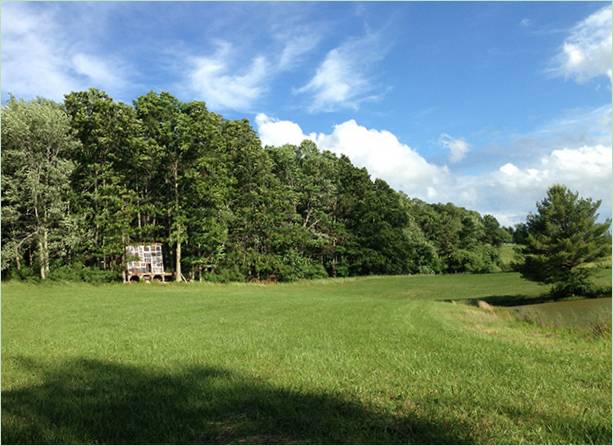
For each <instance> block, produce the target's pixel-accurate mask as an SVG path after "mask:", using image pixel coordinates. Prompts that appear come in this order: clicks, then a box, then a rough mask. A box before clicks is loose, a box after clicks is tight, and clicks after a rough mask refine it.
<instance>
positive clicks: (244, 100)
mask: <svg viewBox="0 0 613 446" xmlns="http://www.w3.org/2000/svg"><path fill="white" fill-rule="evenodd" d="M236 58H237V56H236V54H235V53H234V50H233V48H232V45H231V44H230V43H228V42H225V41H220V42H219V43H218V45H217V50H216V51H215V53H214V54H213V55H211V56H205V57H196V58H193V59H192V60H191V69H190V72H189V75H188V79H189V87H190V89H191V90H192V91H193V92H194V93H196V94H197V95H199V96H200V97H202V98H203V99H204V100H205V101H206V102H207V104H208V105H209V106H210V107H211V108H218V109H231V110H247V109H250V108H251V107H252V105H253V104H254V103H255V102H256V101H257V100H258V99H259V98H260V97H261V96H262V94H263V93H264V91H265V90H266V82H265V81H266V80H267V78H268V75H269V64H268V62H267V60H266V58H264V57H263V56H257V57H254V58H253V59H252V60H251V62H250V63H249V65H248V67H247V68H246V69H245V70H244V71H243V72H241V73H240V74H235V73H232V72H231V67H230V63H231V61H232V60H233V59H236Z"/></svg>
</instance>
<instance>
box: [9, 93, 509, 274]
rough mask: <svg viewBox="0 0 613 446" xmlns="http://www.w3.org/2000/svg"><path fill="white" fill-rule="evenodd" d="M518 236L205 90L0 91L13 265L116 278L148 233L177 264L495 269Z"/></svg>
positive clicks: (194, 270) (347, 270) (288, 269)
mask: <svg viewBox="0 0 613 446" xmlns="http://www.w3.org/2000/svg"><path fill="white" fill-rule="evenodd" d="M514 235H515V234H514ZM511 240H512V234H511V233H510V232H509V230H507V229H506V228H503V227H501V226H500V225H499V223H498V221H497V220H496V219H495V218H494V217H493V216H491V215H484V216H482V215H480V214H479V213H478V212H475V211H472V210H467V209H464V208H461V207H458V206H455V205H453V204H451V203H447V204H429V203H425V202H423V201H421V200H418V199H415V198H410V197H408V196H407V195H405V194H404V193H402V192H397V191H395V190H394V189H392V188H391V187H390V186H389V185H388V184H387V183H386V182H385V181H383V180H381V179H376V180H373V179H371V177H370V176H369V174H368V172H367V171H366V169H363V168H358V167H356V166H354V165H353V164H352V163H351V161H350V160H349V159H348V158H347V157H346V156H343V155H341V156H340V157H339V156H336V155H334V154H333V153H331V152H328V151H321V150H319V149H318V147H317V146H316V145H315V143H313V142H312V141H303V142H302V143H301V144H300V145H284V146H281V147H269V146H268V147H262V144H261V142H260V140H259V138H258V136H257V133H256V132H255V131H254V129H253V128H252V127H251V125H250V123H249V121H247V120H245V119H243V120H228V119H225V118H223V117H222V116H220V115H219V114H216V113H213V112H211V111H209V110H208V109H207V108H206V105H205V103H204V102H199V101H191V102H182V101H180V100H178V99H177V98H175V97H173V96H172V95H171V94H169V93H165V92H163V93H155V92H150V93H148V94H146V95H144V96H141V97H139V98H137V99H136V100H135V101H134V102H133V104H132V105H127V104H124V103H121V102H117V101H115V100H113V99H112V98H111V97H110V96H109V95H107V94H106V93H104V92H102V91H100V90H97V89H90V90H87V91H81V92H73V93H70V94H68V95H66V96H65V100H64V102H63V103H62V104H59V103H55V102H52V101H49V100H46V99H41V98H39V99H36V100H32V101H24V100H17V99H15V98H10V99H9V100H8V102H7V103H6V104H5V105H4V106H3V107H2V265H1V267H2V274H3V277H4V278H9V277H21V278H26V277H29V276H34V275H36V276H39V277H40V278H42V279H45V278H49V277H51V278H53V277H70V278H81V279H83V278H88V277H92V276H96V277H98V278H102V279H104V280H117V279H119V278H120V277H121V271H122V270H123V269H124V268H125V262H126V258H125V254H124V252H125V246H126V245H128V244H136V243H140V242H161V243H163V247H164V257H165V262H166V269H167V270H170V271H173V272H176V274H175V277H176V279H177V280H182V279H183V278H185V279H190V280H215V281H229V280H236V281H243V280H279V281H291V280H296V279H301V278H320V277H346V276H355V275H368V274H407V273H461V272H492V271H498V270H500V268H501V267H502V264H501V259H500V254H499V251H500V250H499V247H500V245H501V244H502V243H504V242H509V241H511Z"/></svg>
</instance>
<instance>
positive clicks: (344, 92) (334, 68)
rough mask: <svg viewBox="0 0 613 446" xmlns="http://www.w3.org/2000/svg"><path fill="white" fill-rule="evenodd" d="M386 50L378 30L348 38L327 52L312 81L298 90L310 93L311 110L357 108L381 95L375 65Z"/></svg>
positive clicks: (298, 91) (297, 91)
mask: <svg viewBox="0 0 613 446" xmlns="http://www.w3.org/2000/svg"><path fill="white" fill-rule="evenodd" d="M386 53H387V47H386V45H384V44H383V42H382V38H381V36H380V35H379V34H377V33H370V34H367V35H366V36H365V37H362V38H359V39H351V40H347V41H346V42H344V43H343V44H342V45H340V46H338V47H336V48H334V49H332V50H330V51H329V52H328V53H327V54H326V56H325V57H324V59H323V61H322V62H321V64H320V65H319V66H318V67H317V69H316V71H315V74H314V76H313V77H312V78H311V80H310V81H309V82H308V83H307V84H305V85H303V86H302V87H300V88H298V89H297V90H296V93H305V94H309V95H311V100H310V104H309V107H308V109H309V111H311V112H317V111H334V110H337V109H340V108H351V109H357V108H358V107H359V105H360V104H361V103H363V102H364V101H368V100H374V99H377V98H379V97H380V96H381V94H382V93H381V88H380V86H379V85H377V83H376V79H375V77H374V76H373V74H372V67H373V66H374V65H375V64H376V63H377V62H379V61H380V60H382V59H383V58H384V57H385V54H386Z"/></svg>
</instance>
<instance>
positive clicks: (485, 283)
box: [2, 270, 612, 444]
mask: <svg viewBox="0 0 613 446" xmlns="http://www.w3.org/2000/svg"><path fill="white" fill-rule="evenodd" d="M597 280H598V283H600V284H601V285H607V284H608V285H609V286H610V281H611V270H604V271H600V272H599V274H598V279H597ZM545 290H546V289H545V288H543V287H540V286H538V285H536V284H534V283H531V282H527V281H524V280H522V279H521V278H520V277H519V275H517V274H515V273H500V274H488V275H455V276H413V277H408V276H402V277H366V278H355V279H338V280H321V281H311V282H299V283H293V284H278V285H258V284H230V285H211V284H192V285H187V284H183V285H175V284H168V285H161V284H160V285H157V284H133V285H120V284H117V285H105V286H91V285H81V284H45V285H39V286H37V285H27V284H20V283H4V284H2V442H3V443H9V444H11V443H61V444H62V443H63V444H68V443H84V444H87V443H124V444H125V443H142V444H146V443H163V444H173V443H247V444H253V443H319V444H322V443H353V444H356V443H358V444H359V443H383V444H392V443H405V444H406V443H426V444H429V443H454V444H455V443H512V444H514V443H539V444H541V443H558V444H561V443H564V444H567V443H579V444H586V443H601V444H610V443H611V440H612V438H611V339H610V335H604V336H594V335H592V334H591V333H589V332H584V331H581V330H578V331H577V332H574V331H572V330H570V331H569V330H566V329H565V330H558V329H552V328H546V327H541V326H538V325H537V324H533V323H526V322H522V321H519V320H516V319H514V318H509V317H503V316H502V312H500V313H499V312H498V311H484V310H481V309H479V308H476V307H474V306H470V305H460V304H457V305H454V304H452V303H449V302H443V301H445V300H447V301H460V300H463V299H477V298H478V299H491V300H496V298H500V297H502V298H504V299H507V300H508V299H513V298H514V296H517V299H526V298H531V297H534V298H536V297H537V296H539V295H540V294H542V293H543V292H544V291H545ZM585 302H586V304H587V305H595V304H589V303H587V302H589V301H585ZM594 302H596V301H594ZM603 302H604V301H603ZM545 305H549V304H545ZM535 308H536V307H535ZM602 308H608V310H605V311H609V313H608V314H609V315H610V300H609V305H608V306H607V305H603V306H602ZM505 311H507V310H505ZM590 311H591V310H590ZM598 311H600V310H598ZM609 317H610V316H609Z"/></svg>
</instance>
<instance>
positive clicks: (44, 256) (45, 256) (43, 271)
mask: <svg viewBox="0 0 613 446" xmlns="http://www.w3.org/2000/svg"><path fill="white" fill-rule="evenodd" d="M47 250H48V244H47V230H46V229H45V228H41V229H40V234H39V236H38V262H39V264H40V265H39V266H40V278H41V279H42V280H45V279H46V278H47V277H48V274H49V253H48V252H47Z"/></svg>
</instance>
